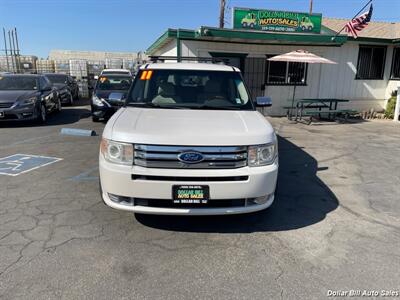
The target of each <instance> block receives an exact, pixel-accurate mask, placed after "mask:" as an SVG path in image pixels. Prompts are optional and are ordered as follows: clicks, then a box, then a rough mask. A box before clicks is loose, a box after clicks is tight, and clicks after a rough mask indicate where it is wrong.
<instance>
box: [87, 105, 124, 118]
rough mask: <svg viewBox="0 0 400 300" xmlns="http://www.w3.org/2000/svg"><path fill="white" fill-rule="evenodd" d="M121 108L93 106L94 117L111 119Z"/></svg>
mask: <svg viewBox="0 0 400 300" xmlns="http://www.w3.org/2000/svg"><path fill="white" fill-rule="evenodd" d="M119 108H120V107H119V106H118V107H116V106H96V105H94V104H92V115H93V116H95V117H97V118H109V117H111V116H112V115H113V114H114V113H115V112H116V111H117V110H118V109H119Z"/></svg>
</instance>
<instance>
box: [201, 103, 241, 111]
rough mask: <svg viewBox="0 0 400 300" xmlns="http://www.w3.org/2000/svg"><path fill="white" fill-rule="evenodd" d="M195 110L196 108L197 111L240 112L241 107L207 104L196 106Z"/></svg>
mask: <svg viewBox="0 0 400 300" xmlns="http://www.w3.org/2000/svg"><path fill="white" fill-rule="evenodd" d="M194 108H196V109H214V110H240V107H236V106H213V105H207V104H203V105H200V106H196V107H194Z"/></svg>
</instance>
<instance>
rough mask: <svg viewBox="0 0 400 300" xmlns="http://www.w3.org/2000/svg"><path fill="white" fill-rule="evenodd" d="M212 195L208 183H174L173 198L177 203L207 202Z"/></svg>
mask: <svg viewBox="0 0 400 300" xmlns="http://www.w3.org/2000/svg"><path fill="white" fill-rule="evenodd" d="M209 197H210V188H209V186H208V185H174V186H173V187H172V199H173V201H174V203H175V204H200V205H201V204H207V203H208V199H209Z"/></svg>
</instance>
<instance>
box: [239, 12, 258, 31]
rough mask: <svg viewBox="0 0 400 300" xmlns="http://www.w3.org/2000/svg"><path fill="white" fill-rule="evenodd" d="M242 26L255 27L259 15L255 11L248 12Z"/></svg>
mask: <svg viewBox="0 0 400 300" xmlns="http://www.w3.org/2000/svg"><path fill="white" fill-rule="evenodd" d="M241 23H242V27H245V28H246V27H250V28H254V27H255V26H256V25H257V17H256V14H255V13H248V14H247V15H246V16H245V17H244V18H243V19H242V22H241Z"/></svg>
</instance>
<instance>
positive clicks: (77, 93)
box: [74, 91, 79, 101]
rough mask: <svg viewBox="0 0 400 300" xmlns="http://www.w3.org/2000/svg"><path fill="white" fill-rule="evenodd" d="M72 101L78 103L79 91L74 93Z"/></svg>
mask: <svg viewBox="0 0 400 300" xmlns="http://www.w3.org/2000/svg"><path fill="white" fill-rule="evenodd" d="M74 100H76V101H78V100H79V91H76V93H75V97H74Z"/></svg>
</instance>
